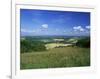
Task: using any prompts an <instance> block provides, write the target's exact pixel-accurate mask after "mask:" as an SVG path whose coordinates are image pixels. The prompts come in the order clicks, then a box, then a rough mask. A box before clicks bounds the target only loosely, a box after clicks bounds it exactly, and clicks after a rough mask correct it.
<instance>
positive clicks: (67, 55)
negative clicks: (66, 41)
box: [21, 47, 90, 69]
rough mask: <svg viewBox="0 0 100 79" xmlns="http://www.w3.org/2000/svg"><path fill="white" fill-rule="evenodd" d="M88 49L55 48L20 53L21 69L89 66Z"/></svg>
mask: <svg viewBox="0 0 100 79" xmlns="http://www.w3.org/2000/svg"><path fill="white" fill-rule="evenodd" d="M89 50H90V49H89V48H78V47H65V48H55V49H51V50H49V51H45V52H31V53H22V54H21V69H36V68H57V67H80V66H90V53H89V52H90V51H89Z"/></svg>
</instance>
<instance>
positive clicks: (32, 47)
mask: <svg viewBox="0 0 100 79" xmlns="http://www.w3.org/2000/svg"><path fill="white" fill-rule="evenodd" d="M20 44H21V47H20V49H21V53H25V52H32V51H44V50H46V47H45V45H44V43H43V42H40V41H30V40H21V42H20Z"/></svg>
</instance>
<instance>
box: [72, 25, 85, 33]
mask: <svg viewBox="0 0 100 79" xmlns="http://www.w3.org/2000/svg"><path fill="white" fill-rule="evenodd" d="M73 29H74V31H80V32H83V31H85V29H84V28H83V27H82V26H76V27H73Z"/></svg>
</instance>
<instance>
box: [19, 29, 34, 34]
mask: <svg viewBox="0 0 100 79" xmlns="http://www.w3.org/2000/svg"><path fill="white" fill-rule="evenodd" d="M21 32H25V33H33V32H35V30H28V29H21Z"/></svg>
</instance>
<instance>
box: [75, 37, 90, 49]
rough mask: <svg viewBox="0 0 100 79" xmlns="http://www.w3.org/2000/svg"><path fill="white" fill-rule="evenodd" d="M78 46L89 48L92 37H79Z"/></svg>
mask: <svg viewBox="0 0 100 79" xmlns="http://www.w3.org/2000/svg"><path fill="white" fill-rule="evenodd" d="M76 46H79V47H86V48H89V47H90V38H83V39H79V40H78V42H77V43H76Z"/></svg>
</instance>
